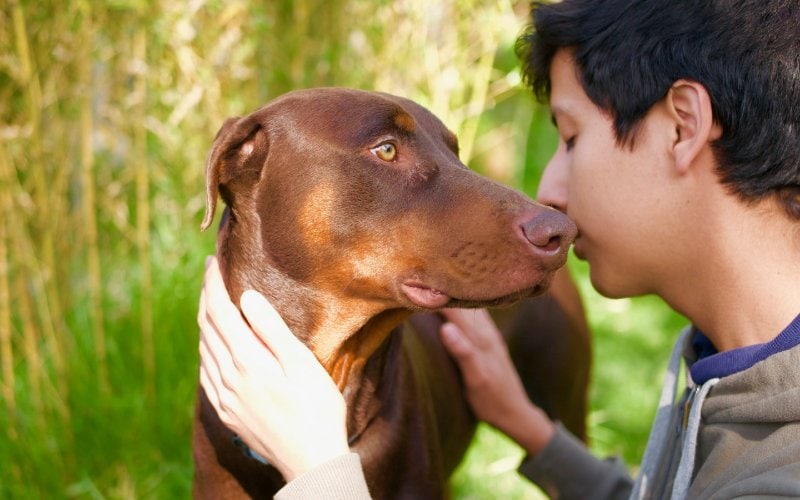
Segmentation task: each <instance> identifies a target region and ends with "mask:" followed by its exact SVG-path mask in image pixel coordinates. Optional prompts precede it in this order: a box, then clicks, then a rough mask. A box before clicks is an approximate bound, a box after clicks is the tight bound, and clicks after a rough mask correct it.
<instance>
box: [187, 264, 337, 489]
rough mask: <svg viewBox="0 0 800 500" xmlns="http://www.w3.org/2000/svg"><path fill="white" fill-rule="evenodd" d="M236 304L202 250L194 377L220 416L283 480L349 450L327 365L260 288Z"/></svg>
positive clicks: (335, 390)
mask: <svg viewBox="0 0 800 500" xmlns="http://www.w3.org/2000/svg"><path fill="white" fill-rule="evenodd" d="M240 305H241V309H242V311H243V313H244V317H242V314H240V312H239V310H238V309H237V308H236V306H235V305H234V304H233V303H232V302H231V299H230V297H229V295H228V292H227V290H226V288H225V285H224V283H223V281H222V275H221V274H220V270H219V265H218V262H217V259H216V258H214V257H212V258H210V259H209V261H208V263H207V269H206V275H205V282H204V284H203V291H202V294H201V296H200V308H199V312H198V316H197V322H198V324H199V326H200V332H201V333H200V384H201V386H202V388H203V390H204V391H205V393H206V396H207V397H208V400H209V401H210V402H211V404H212V406H213V407H214V408H215V410H216V411H217V414H218V415H219V417H220V419H221V420H222V422H224V423H225V425H226V426H227V427H228V428H229V429H230V430H232V431H233V432H235V433H236V434H237V435H238V436H239V437H240V438H241V439H242V440H243V441H244V442H245V443H246V444H247V445H248V446H249V447H250V449H251V450H253V451H254V452H256V453H258V454H259V455H261V456H262V457H264V458H265V459H266V460H267V461H269V462H270V463H271V464H272V465H274V466H275V467H276V468H277V469H278V470H279V471H280V472H281V474H283V476H284V478H285V479H286V480H287V481H291V480H292V479H293V478H295V477H296V476H299V475H300V474H302V473H304V472H306V471H309V470H311V469H312V468H314V467H316V466H317V465H320V464H322V463H324V462H327V461H328V460H331V459H333V458H336V457H338V456H341V455H343V454H346V453H349V452H350V449H349V446H348V444H347V431H346V427H345V416H346V407H345V402H344V398H343V397H342V394H341V393H340V392H339V390H338V388H337V387H336V385H335V384H334V382H333V380H332V379H331V378H330V376H329V375H328V373H327V372H326V371H325V369H324V368H323V367H322V365H321V364H320V363H319V361H317V359H316V358H315V357H314V355H313V354H312V352H311V351H310V350H309V349H308V348H306V346H305V345H304V344H303V343H302V342H300V341H299V340H298V339H297V338H296V337H295V336H294V335H293V334H292V332H291V331H290V330H289V328H288V327H287V326H286V324H285V323H284V322H283V320H282V319H281V317H280V315H279V314H278V313H277V311H275V309H274V308H273V307H272V306H271V305H270V303H269V302H268V301H267V300H266V299H265V298H264V297H263V296H262V295H261V294H259V293H257V292H255V291H252V290H248V291H246V292H245V293H244V294H242V297H241V301H240ZM248 323H249V324H248Z"/></svg>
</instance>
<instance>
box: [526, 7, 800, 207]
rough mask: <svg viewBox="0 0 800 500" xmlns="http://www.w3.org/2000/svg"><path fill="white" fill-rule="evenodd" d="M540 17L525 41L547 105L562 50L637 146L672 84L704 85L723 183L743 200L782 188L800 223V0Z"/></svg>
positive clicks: (547, 11)
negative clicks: (645, 121) (717, 133)
mask: <svg viewBox="0 0 800 500" xmlns="http://www.w3.org/2000/svg"><path fill="white" fill-rule="evenodd" d="M531 19H532V22H531V24H530V25H529V26H528V27H527V29H526V30H525V32H524V33H523V34H522V35H521V36H520V38H519V40H518V41H517V47H516V48H517V55H518V56H519V58H520V60H521V63H522V69H523V74H524V78H525V81H526V83H527V84H528V85H530V86H531V87H532V89H533V91H534V93H535V94H536V95H537V97H538V98H539V99H540V100H542V101H546V100H547V99H548V98H549V95H550V64H551V62H552V59H553V56H554V54H555V53H556V51H557V50H558V49H561V48H567V49H569V50H571V51H572V54H573V56H574V60H575V63H576V66H577V69H578V72H579V77H580V79H581V83H582V85H583V88H584V90H585V92H586V94H587V95H588V96H589V98H590V99H591V100H592V102H594V103H595V104H596V105H597V106H598V107H599V108H601V109H603V110H604V111H606V112H608V113H609V114H610V115H611V116H612V117H613V120H614V128H615V133H616V136H617V140H618V142H619V143H620V144H627V145H630V146H631V147H633V141H634V139H635V137H636V131H637V126H638V125H639V124H640V122H641V120H642V118H644V116H645V114H646V113H647V111H648V110H649V109H650V108H651V107H652V106H653V105H654V104H655V103H656V102H658V101H659V100H661V99H662V98H663V97H664V96H666V94H667V92H668V91H669V89H670V87H671V85H672V84H673V83H674V82H675V81H676V80H679V79H687V80H692V81H696V82H698V83H700V84H702V85H703V86H704V87H705V88H706V89H707V90H708V93H709V95H710V97H711V105H712V112H713V114H714V121H715V122H716V123H718V124H719V125H720V126H721V128H722V136H721V137H720V138H719V139H718V140H717V141H715V143H714V144H713V147H714V152H715V157H716V159H717V163H718V164H719V172H718V173H719V176H720V179H721V182H723V183H724V184H726V185H728V186H729V188H730V189H732V191H733V192H734V193H737V194H738V195H740V196H741V197H742V198H743V199H745V200H758V199H761V198H764V197H766V196H771V195H776V196H777V198H778V199H779V200H780V201H781V203H782V204H783V206H784V207H785V208H786V210H787V211H788V213H789V214H790V215H791V216H792V217H795V218H797V219H800V1H798V0H564V1H562V2H559V3H540V2H534V3H533V5H532V8H531Z"/></svg>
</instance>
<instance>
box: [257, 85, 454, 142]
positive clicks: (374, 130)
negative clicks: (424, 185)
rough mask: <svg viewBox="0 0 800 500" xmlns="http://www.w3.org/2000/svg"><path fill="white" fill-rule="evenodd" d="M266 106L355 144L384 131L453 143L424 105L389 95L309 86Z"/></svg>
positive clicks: (299, 122) (297, 123) (295, 123)
mask: <svg viewBox="0 0 800 500" xmlns="http://www.w3.org/2000/svg"><path fill="white" fill-rule="evenodd" d="M268 108H272V111H277V112H278V113H280V114H284V113H288V114H289V115H291V116H292V117H293V120H292V121H293V125H295V126H296V127H298V128H301V129H302V128H304V127H305V126H306V125H307V124H309V123H310V124H313V128H314V130H315V132H316V133H320V132H322V133H325V132H329V133H330V134H332V135H335V136H336V137H339V138H342V137H348V136H349V137H348V138H349V139H351V140H352V141H354V142H358V143H361V142H364V141H369V140H371V139H375V138H376V136H380V135H381V134H387V133H396V134H398V135H401V136H408V135H414V134H417V133H424V134H426V135H432V136H435V137H437V138H443V139H444V140H445V142H447V143H448V145H449V144H451V143H455V142H456V140H455V136H454V135H453V134H452V132H450V131H449V130H448V129H447V127H446V126H445V125H444V124H443V123H442V122H441V121H440V120H439V119H438V118H437V117H436V116H435V115H434V114H433V113H431V112H430V111H429V110H427V109H426V108H425V107H423V106H421V105H419V104H417V103H415V102H414V101H411V100H409V99H406V98H402V97H398V96H394V95H391V94H385V93H379V92H367V91H362V90H355V89H345V88H319V89H308V90H302V91H295V92H291V93H289V94H286V95H285V96H283V97H282V98H280V99H278V100H276V101H273V105H272V106H268Z"/></svg>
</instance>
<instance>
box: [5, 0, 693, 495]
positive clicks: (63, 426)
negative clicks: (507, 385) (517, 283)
mask: <svg viewBox="0 0 800 500" xmlns="http://www.w3.org/2000/svg"><path fill="white" fill-rule="evenodd" d="M526 10H527V5H526V3H525V2H521V1H514V2H511V1H500V0H496V1H491V0H443V1H438V2H427V1H425V0H397V1H389V0H377V1H366V0H307V1H297V2H292V1H289V0H272V1H264V2H256V1H249V0H230V1H221V0H191V1H185V2H167V1H148V0H110V1H107V2H91V1H89V0H66V1H60V2H56V1H53V0H37V1H28V0H25V1H23V0H6V2H4V3H3V4H2V5H1V6H0V218H1V219H0V368H1V369H0V429H2V430H0V497H3V498H38V497H47V498H50V497H73V496H74V497H92V498H103V497H114V498H118V497H119V498H140V497H159V498H161V497H164V498H173V497H179V498H180V497H187V496H189V491H190V484H191V474H192V472H191V470H192V463H191V452H190V432H191V421H192V406H193V400H194V390H195V385H196V373H197V346H196V342H197V335H196V324H195V309H196V301H197V295H198V290H199V286H200V281H201V279H202V269H203V261H204V256H205V255H207V254H210V253H213V249H214V235H213V234H211V233H213V231H209V232H208V233H203V234H201V233H200V232H199V231H198V227H199V222H200V219H201V216H202V210H203V206H204V172H203V164H204V159H205V155H206V152H207V151H208V149H209V146H210V144H211V141H212V139H213V137H214V134H215V133H216V130H217V129H218V127H219V126H220V125H221V124H222V122H223V120H224V119H225V118H227V117H229V116H233V115H241V114H245V113H248V112H249V111H251V110H253V109H255V108H257V107H258V106H260V105H262V104H263V103H264V102H266V101H268V100H269V99H271V98H273V97H275V96H277V95H280V94H281V93H283V92H286V91H288V90H291V89H296V88H303V87H312V86H327V85H339V86H351V87H358V88H364V89H371V90H381V91H386V92H391V93H396V94H400V95H404V96H407V97H410V98H412V99H414V100H417V101H418V102H420V103H421V104H423V105H425V106H427V107H429V108H430V109H431V110H432V111H434V112H435V113H436V114H437V115H439V116H440V117H441V118H442V119H443V121H444V122H445V123H446V124H447V125H448V126H449V127H450V128H451V129H452V130H453V131H454V132H456V133H457V134H458V135H459V138H460V143H461V146H462V160H464V161H465V162H467V163H468V164H469V165H470V166H471V167H472V168H475V169H476V170H478V171H480V172H482V173H484V174H486V175H489V176H491V177H493V178H495V179H498V180H500V181H502V182H505V183H508V184H512V185H515V186H517V187H519V188H520V189H522V190H524V191H525V192H527V193H528V194H530V195H533V194H534V193H535V189H536V185H537V179H538V176H539V173H540V171H541V168H542V166H543V165H544V163H545V162H546V161H547V158H548V157H549V155H550V154H551V153H552V151H553V149H554V147H555V134H554V131H553V129H552V126H551V125H550V123H549V114H548V112H547V110H546V109H545V108H542V107H540V106H537V105H536V104H535V103H534V102H533V99H532V97H531V96H530V93H529V92H528V91H526V90H525V89H523V88H521V86H520V85H519V82H520V77H519V72H518V68H517V64H516V59H515V56H514V54H513V42H514V40H515V37H516V36H517V34H518V33H519V31H520V29H521V27H522V25H523V24H524V23H525V16H526ZM571 265H572V266H573V267H574V268H575V269H576V271H577V273H578V276H579V279H580V280H581V285H582V287H583V291H584V295H585V297H586V298H587V302H588V303H589V308H590V310H591V314H590V319H591V320H592V323H593V326H594V328H595V332H596V335H597V336H596V345H597V348H596V351H597V357H598V363H596V368H595V374H596V375H595V383H594V387H593V393H592V408H593V413H592V427H591V434H592V437H593V446H594V447H595V449H596V450H597V451H599V452H601V453H618V454H622V455H623V456H624V457H625V458H626V460H627V461H628V462H629V463H631V464H635V463H637V461H638V460H639V457H640V456H641V451H642V447H643V444H644V439H645V438H646V433H647V429H648V428H649V422H650V419H651V418H652V412H653V410H654V407H655V397H656V396H655V394H654V393H653V392H654V391H653V390H652V387H653V386H658V385H659V381H660V376H661V375H660V374H661V366H662V363H661V362H660V361H661V359H657V358H659V357H661V358H663V357H666V355H667V354H666V351H665V349H666V348H665V345H666V344H669V343H670V338H671V337H672V336H671V335H665V334H664V333H663V330H665V329H675V328H677V326H676V323H677V322H679V321H680V320H679V319H678V318H675V317H674V316H673V315H671V314H670V313H667V312H666V310H665V309H664V307H663V305H661V304H659V303H656V302H654V301H652V300H649V299H645V300H644V301H636V300H635V301H622V302H613V303H612V302H609V301H605V299H602V298H600V297H598V296H597V295H596V294H595V293H594V292H593V291H591V289H590V287H589V286H588V281H587V278H586V272H585V269H584V268H582V264H581V263H577V262H572V263H571ZM667 350H668V349H667ZM623 387H624V389H622V388H623ZM519 453H520V452H519V450H518V449H517V448H516V447H515V446H513V445H512V444H511V443H509V442H508V441H507V440H504V438H502V437H500V436H498V435H496V433H493V431H491V430H489V429H486V428H483V429H482V430H481V432H480V433H479V436H478V439H477V440H476V445H475V446H474V447H473V449H472V451H471V452H470V455H469V457H468V460H467V461H466V462H465V464H464V466H463V467H462V469H461V470H460V471H459V472H458V474H457V475H456V477H455V479H454V485H455V495H456V496H457V497H460V498H469V497H474V498H491V497H503V498H513V497H518V498H521V497H530V496H535V495H536V493H535V488H533V487H532V486H529V485H526V484H524V483H523V481H520V480H518V479H517V478H516V476H515V473H514V466H515V465H516V459H517V458H516V457H518V456H519ZM509 457H511V458H509Z"/></svg>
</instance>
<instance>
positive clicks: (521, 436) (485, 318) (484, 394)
mask: <svg viewBox="0 0 800 500" xmlns="http://www.w3.org/2000/svg"><path fill="white" fill-rule="evenodd" d="M443 314H444V316H445V317H446V318H447V320H448V322H447V323H445V324H444V325H442V327H441V329H440V336H441V339H442V343H443V344H444V346H445V348H446V349H447V350H448V352H449V353H450V355H451V356H452V357H453V358H454V359H455V360H456V362H457V363H458V366H459V368H460V369H461V376H462V378H463V380H464V387H465V392H466V396H467V400H468V401H469V404H470V406H471V407H472V410H473V411H474V412H475V416H477V417H478V418H479V419H481V420H484V421H486V422H487V423H489V424H490V425H492V426H494V427H496V428H497V429H499V430H500V431H502V432H503V433H505V434H507V435H508V436H509V437H510V438H511V439H513V440H514V441H516V442H517V443H518V444H519V445H520V446H522V447H523V448H524V449H525V450H526V451H527V452H528V453H529V454H531V455H535V454H537V453H538V452H539V451H541V449H542V448H544V446H545V445H546V444H547V443H548V442H549V441H550V438H552V437H553V434H554V432H555V427H554V424H553V422H552V421H551V420H550V419H549V418H548V417H547V415H546V414H545V413H544V411H542V410H541V409H540V408H539V407H537V406H536V405H534V404H533V403H532V402H531V401H530V399H528V395H527V393H526V392H525V388H524V387H523V386H522V381H521V380H520V378H519V375H518V374H517V370H516V368H514V364H513V362H512V361H511V357H510V356H509V354H508V347H507V346H506V343H505V340H504V339H503V336H502V334H501V333H500V331H499V330H498V329H497V326H496V325H495V324H494V322H493V321H492V318H491V317H490V316H489V313H488V312H486V310H484V309H446V310H444V311H443Z"/></svg>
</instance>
